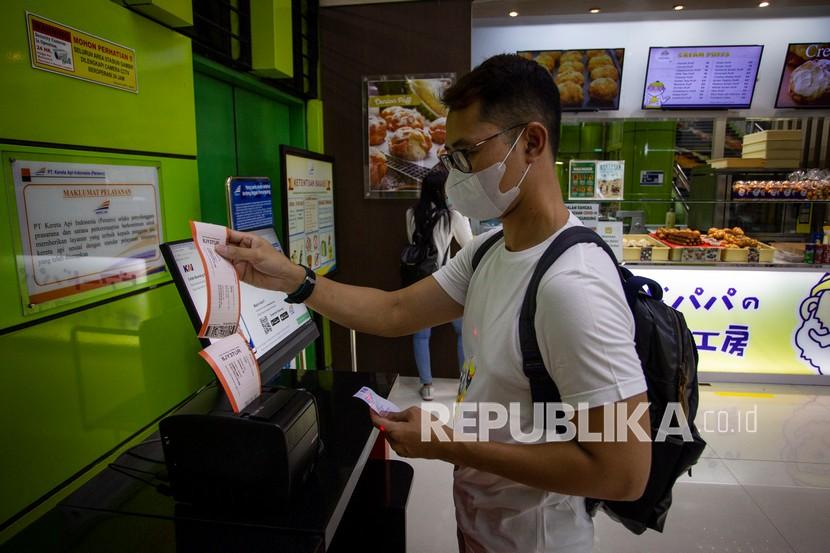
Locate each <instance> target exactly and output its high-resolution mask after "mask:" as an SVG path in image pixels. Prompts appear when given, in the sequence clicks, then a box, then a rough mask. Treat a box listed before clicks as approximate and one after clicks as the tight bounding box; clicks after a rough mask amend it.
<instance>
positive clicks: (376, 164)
mask: <svg viewBox="0 0 830 553" xmlns="http://www.w3.org/2000/svg"><path fill="white" fill-rule="evenodd" d="M385 176H386V156H385V155H383V152H381V151H380V150H378V149H377V148H369V184H370V185H371V187H372V189H373V190H377V189H379V188H381V185H380V183H381V181H382V180H383V177H385Z"/></svg>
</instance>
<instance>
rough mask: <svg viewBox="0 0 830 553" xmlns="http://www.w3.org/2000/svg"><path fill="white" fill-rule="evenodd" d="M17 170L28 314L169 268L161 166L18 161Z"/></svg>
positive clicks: (16, 194) (22, 260) (22, 270)
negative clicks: (166, 264) (162, 246)
mask: <svg viewBox="0 0 830 553" xmlns="http://www.w3.org/2000/svg"><path fill="white" fill-rule="evenodd" d="M12 172H13V174H14V187H15V196H16V199H17V213H18V220H19V225H20V238H21V242H22V246H23V248H22V250H23V256H22V258H20V259H19V265H18V267H19V270H20V271H21V273H25V287H26V290H25V292H26V295H27V297H28V305H29V308H33V307H34V306H36V305H38V304H42V303H45V302H51V301H55V300H61V299H65V298H69V297H71V296H74V295H78V294H82V293H86V292H89V291H91V290H99V291H101V292H102V293H104V292H108V291H110V290H109V289H108V287H110V286H111V285H114V284H118V283H123V282H135V283H138V282H141V281H142V280H143V279H145V278H146V277H147V276H148V275H151V274H153V273H157V272H161V271H163V270H164V260H163V259H162V257H161V252H160V251H159V247H158V246H159V242H160V240H161V236H162V228H161V212H160V208H159V187H158V169H157V168H156V167H146V166H128V165H91V164H81V163H56V162H44V161H24V160H15V161H14V162H13V163H12ZM23 279H24V275H23V274H21V280H23Z"/></svg>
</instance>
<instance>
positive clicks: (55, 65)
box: [26, 12, 138, 92]
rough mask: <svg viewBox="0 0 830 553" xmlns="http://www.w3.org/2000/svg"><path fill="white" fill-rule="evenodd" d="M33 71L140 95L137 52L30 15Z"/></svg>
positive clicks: (30, 52) (29, 26)
mask: <svg viewBox="0 0 830 553" xmlns="http://www.w3.org/2000/svg"><path fill="white" fill-rule="evenodd" d="M26 23H27V27H28V31H29V55H30V56H31V58H32V67H34V68H35V69H41V70H43V71H49V72H50V73H58V74H60V75H66V76H67V77H74V78H76V79H81V80H84V81H89V82H93V83H97V84H101V85H104V86H110V87H113V88H119V89H121V90H127V91H129V92H138V78H137V76H136V66H135V50H133V49H132V48H127V47H126V46H121V45H120V44H116V43H114V42H110V41H109V40H105V39H103V38H99V37H97V36H95V35H90V34H88V33H85V32H83V31H80V30H78V29H75V28H73V27H68V26H66V25H62V24H60V23H58V22H56V21H52V20H51V19H46V18H45V17H41V16H39V15H35V14H33V13H28V12H27V13H26Z"/></svg>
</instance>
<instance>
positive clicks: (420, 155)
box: [363, 73, 455, 198]
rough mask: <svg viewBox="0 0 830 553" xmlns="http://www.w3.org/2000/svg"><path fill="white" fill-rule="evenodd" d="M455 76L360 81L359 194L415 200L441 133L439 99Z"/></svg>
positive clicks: (443, 115)
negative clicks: (361, 171) (361, 144)
mask: <svg viewBox="0 0 830 553" xmlns="http://www.w3.org/2000/svg"><path fill="white" fill-rule="evenodd" d="M454 79H455V73H442V74H434V75H433V74H431V75H406V76H397V77H364V78H363V94H364V98H363V102H364V104H363V105H364V113H365V118H364V125H365V127H364V134H363V136H364V145H365V146H364V147H365V148H366V150H365V158H364V159H365V164H364V168H365V171H364V172H365V176H364V193H365V196H366V197H367V198H417V197H418V193H419V191H420V189H421V182H422V181H423V178H424V177H425V176H426V175H427V173H429V171H430V170H431V169H432V168H433V167H434V166H436V165H437V164H438V163H439V160H438V156H439V155H440V154H441V153H442V152H443V150H444V138H445V136H446V134H447V107H446V106H445V105H444V104H443V103H442V102H441V96H442V95H443V93H444V90H446V89H447V88H448V87H449V86H450V85H451V84H452V82H453V80H454Z"/></svg>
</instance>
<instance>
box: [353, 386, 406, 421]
mask: <svg viewBox="0 0 830 553" xmlns="http://www.w3.org/2000/svg"><path fill="white" fill-rule="evenodd" d="M353 397H356V398H357V399H361V400H363V401H365V402H366V405H368V406H369V408H370V409H371V410H372V411H374V412H375V413H377V414H378V415H383V414H384V413H397V412H399V411H400V410H401V408H400V407H398V406H397V405H395V404H394V403H392V402H391V401H389V400H388V399H384V398H382V397H380V396H379V395H378V394H377V393H376V392H375V391H374V390H372V389H371V388H369V387H367V386H364V387H362V388H361V389H359V390H358V391H357V392H356V393H355V394H354V396H353Z"/></svg>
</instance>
